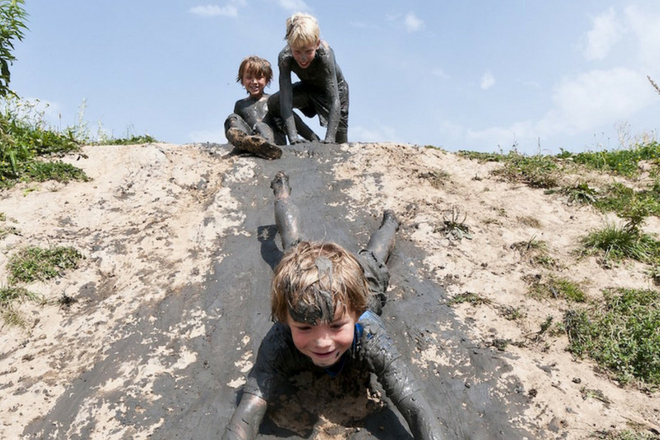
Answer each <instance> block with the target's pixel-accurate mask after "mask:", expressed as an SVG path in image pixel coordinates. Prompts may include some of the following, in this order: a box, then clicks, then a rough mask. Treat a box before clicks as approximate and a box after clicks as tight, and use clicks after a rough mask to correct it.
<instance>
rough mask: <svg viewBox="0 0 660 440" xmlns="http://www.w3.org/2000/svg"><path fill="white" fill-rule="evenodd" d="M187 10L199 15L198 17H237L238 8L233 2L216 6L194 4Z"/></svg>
mask: <svg viewBox="0 0 660 440" xmlns="http://www.w3.org/2000/svg"><path fill="white" fill-rule="evenodd" d="M188 12H190V13H192V14H195V15H199V16H200V17H219V16H222V17H237V16H238V8H236V6H234V5H233V4H231V5H227V6H216V5H206V6H194V7H192V8H190V9H189V10H188Z"/></svg>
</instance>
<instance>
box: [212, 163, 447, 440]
mask: <svg viewBox="0 0 660 440" xmlns="http://www.w3.org/2000/svg"><path fill="white" fill-rule="evenodd" d="M271 187H272V188H273V192H274V195H275V206H274V208H275V223H276V224H277V229H278V231H279V233H280V237H281V239H282V246H283V247H284V249H285V254H284V256H283V258H282V261H281V262H280V263H279V264H278V265H277V267H276V268H275V275H274V278H273V281H272V283H271V313H272V317H273V319H274V320H275V321H276V322H275V324H274V325H273V327H272V328H271V329H270V331H269V332H268V334H267V335H266V337H265V338H264V340H263V341H262V343H261V346H260V348H259V353H258V355H257V359H256V361H255V364H254V367H253V368H252V371H251V372H250V373H249V374H248V379H247V383H246V385H245V388H244V390H243V396H242V398H241V401H240V403H239V405H238V407H237V408H236V410H235V412H234V414H233V416H232V417H231V419H230V421H229V423H228V425H227V427H226V430H225V433H224V435H223V437H222V438H223V440H236V439H241V440H251V439H254V438H255V437H256V435H257V432H258V430H259V425H260V424H261V421H262V419H263V417H264V415H265V413H266V407H267V402H269V401H272V400H273V399H274V398H275V397H276V391H277V390H278V389H279V387H280V386H281V385H282V384H283V383H284V382H285V381H287V379H288V378H290V377H292V376H295V375H296V374H298V373H300V372H301V371H305V370H307V371H309V370H320V371H324V370H325V372H327V373H328V374H329V375H330V376H333V377H334V376H337V375H339V374H341V373H342V371H344V370H348V369H356V368H357V369H366V370H367V371H369V372H371V373H374V374H375V375H376V376H377V378H378V381H379V382H380V384H381V385H382V386H383V388H384V389H385V392H386V393H387V395H388V396H389V397H390V399H391V400H392V402H394V403H395V404H396V406H397V408H398V410H399V411H400V412H401V414H402V415H403V417H404V418H405V420H406V421H407V423H408V426H409V428H410V430H411V432H412V434H413V436H414V438H415V439H417V440H438V439H440V438H442V437H441V435H440V427H439V423H438V421H437V419H436V417H435V416H434V415H433V412H432V410H431V408H430V407H429V404H428V403H427V401H426V399H425V398H424V396H423V395H422V394H421V392H420V390H419V387H418V386H417V383H416V382H415V379H414V378H413V376H412V374H411V372H410V370H409V368H408V366H407V365H406V363H405V362H404V360H403V359H402V358H401V355H400V354H399V352H398V351H397V349H396V347H395V346H394V344H393V341H392V339H391V338H390V337H389V336H388V335H387V332H386V330H385V327H384V325H383V322H382V321H381V319H380V318H379V316H378V315H379V314H380V311H381V308H382V305H383V303H384V298H385V291H386V290H387V287H388V283H389V272H388V270H387V266H386V265H385V262H386V261H387V258H388V256H389V254H390V252H391V251H392V249H393V248H394V241H395V234H396V231H397V230H398V228H399V224H398V221H397V219H396V217H395V215H394V213H393V212H392V211H389V210H387V211H385V213H384V214H383V221H382V224H381V226H380V228H379V229H378V230H377V231H376V232H374V233H373V234H372V236H371V238H370V239H369V243H368V245H367V248H366V249H363V250H362V251H360V252H359V253H358V254H357V255H353V254H351V253H349V252H347V251H346V250H345V249H343V248H342V247H341V246H339V245H337V244H335V243H328V242H326V243H321V242H308V241H303V237H302V234H301V231H300V228H299V226H298V208H297V207H296V205H295V204H294V203H293V201H292V200H291V199H290V198H289V195H290V191H291V188H290V187H289V179H288V176H287V175H286V174H284V173H283V172H281V171H280V172H279V173H278V174H277V175H276V176H275V178H274V179H273V181H272V183H271Z"/></svg>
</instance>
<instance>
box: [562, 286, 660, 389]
mask: <svg viewBox="0 0 660 440" xmlns="http://www.w3.org/2000/svg"><path fill="white" fill-rule="evenodd" d="M603 294H604V302H603V303H602V304H597V305H595V306H594V307H592V308H588V309H583V310H570V311H568V312H566V314H565V316H564V324H565V329H566V333H567V334H568V338H569V347H568V350H569V351H570V352H571V353H573V354H574V355H576V356H578V357H584V356H588V357H590V358H592V359H594V360H595V361H596V362H598V364H600V365H601V366H603V367H605V368H607V369H608V370H610V371H612V372H613V373H614V374H615V376H616V377H617V378H618V380H619V381H621V382H622V383H628V382H630V381H631V380H633V379H638V380H641V381H643V382H645V383H647V384H649V385H653V386H658V385H660V331H658V329H659V328H660V292H657V291H655V290H638V289H618V290H615V291H610V290H608V291H605V292H603Z"/></svg>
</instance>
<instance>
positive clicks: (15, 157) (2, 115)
mask: <svg viewBox="0 0 660 440" xmlns="http://www.w3.org/2000/svg"><path fill="white" fill-rule="evenodd" d="M79 149H80V142H79V141H78V139H77V138H76V132H75V130H73V129H66V130H65V131H64V132H57V131H54V130H52V129H50V128H49V127H48V125H47V124H46V123H45V122H44V117H43V113H42V112H39V111H38V110H36V109H35V105H33V104H30V103H27V102H25V101H20V100H18V99H15V98H3V99H2V100H1V101H0V188H1V187H11V186H13V185H14V184H15V183H16V182H18V181H31V180H35V178H37V179H38V178H45V177H46V176H49V177H48V178H53V177H56V178H57V179H58V180H61V181H69V180H71V179H72V178H74V179H79V178H81V177H82V176H84V173H83V172H82V170H79V169H77V168H75V167H73V166H71V165H66V164H63V163H62V162H59V163H56V164H54V165H52V166H46V165H44V163H45V162H44V161H43V158H45V157H50V156H53V155H60V154H66V153H69V152H73V151H78V150H79Z"/></svg>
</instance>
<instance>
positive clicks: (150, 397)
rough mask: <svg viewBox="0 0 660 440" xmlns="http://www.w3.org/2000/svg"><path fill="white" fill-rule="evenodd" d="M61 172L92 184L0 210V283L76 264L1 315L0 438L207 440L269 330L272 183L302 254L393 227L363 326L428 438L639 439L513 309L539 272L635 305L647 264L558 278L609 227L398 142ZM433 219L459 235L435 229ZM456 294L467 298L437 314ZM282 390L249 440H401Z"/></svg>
mask: <svg viewBox="0 0 660 440" xmlns="http://www.w3.org/2000/svg"><path fill="white" fill-rule="evenodd" d="M65 160H66V161H68V162H70V163H72V164H74V165H76V166H78V167H80V168H82V169H83V170H84V171H85V172H86V173H87V175H89V176H90V177H91V178H92V179H93V180H91V181H90V182H73V183H69V184H66V185H63V184H59V183H55V182H47V183H43V184H29V185H20V186H17V187H15V188H13V189H11V190H5V191H2V192H0V212H2V213H4V214H5V216H6V220H5V221H4V223H3V225H4V226H6V227H7V226H12V227H14V228H15V230H13V231H14V232H13V233H10V234H7V235H6V236H4V237H3V238H2V239H0V248H1V249H2V253H1V254H0V283H3V284H4V283H5V280H6V279H7V267H6V266H7V261H8V258H9V257H10V256H11V255H12V254H13V253H14V252H16V251H17V250H18V249H21V248H23V247H26V246H29V245H34V246H42V247H49V246H60V245H62V246H73V247H75V248H76V249H78V250H79V251H80V252H81V253H82V254H83V255H84V256H85V259H84V260H83V261H82V263H81V264H80V266H79V267H78V268H77V269H75V270H69V271H67V272H66V273H65V274H64V275H63V276H62V277H60V278H57V279H54V280H52V281H48V282H40V283H33V284H31V285H29V286H26V287H28V288H29V289H30V290H31V291H34V292H38V293H40V294H42V295H43V296H44V297H45V298H46V299H47V300H48V302H47V304H45V305H41V306H40V305H36V304H35V303H29V302H28V303H24V304H22V305H21V312H22V314H23V316H24V317H25V319H26V322H27V326H26V328H17V327H7V326H5V327H3V328H2V329H0V396H1V398H0V419H1V420H2V423H1V424H0V438H3V439H28V438H30V439H32V438H40V439H106V440H107V439H129V438H130V439H144V438H152V439H174V438H181V439H184V438H185V439H188V438H194V439H207V438H208V439H210V438H219V436H220V435H221V433H222V430H223V428H224V424H225V423H226V421H227V420H228V418H229V417H230V415H231V413H232V411H233V408H234V406H235V403H236V396H237V393H239V392H240V388H241V385H242V384H243V381H244V376H245V374H246V373H247V371H249V369H250V367H251V366H252V362H253V361H254V357H255V353H256V350H257V348H258V346H259V342H260V340H261V337H262V336H263V335H264V334H265V332H266V331H267V330H268V328H269V326H270V320H269V303H268V283H269V280H270V276H271V274H272V267H273V265H274V264H275V262H276V261H277V258H278V257H279V252H280V243H279V237H276V229H275V227H274V220H273V217H272V200H271V191H270V188H269V182H270V179H272V177H273V176H274V175H275V173H276V172H277V171H278V170H280V169H282V170H285V171H286V172H287V173H289V174H290V175H291V184H292V187H293V196H294V197H295V198H296V201H297V202H298V204H299V206H300V208H301V214H302V216H303V226H304V228H305V230H306V231H307V233H308V234H309V235H310V238H314V239H328V240H334V241H338V242H340V243H341V244H343V245H345V246H347V247H348V248H349V249H351V250H357V249H359V247H360V246H361V245H364V244H365V243H366V240H367V239H368V236H369V233H370V232H371V231H372V230H373V229H374V228H376V227H377V226H378V224H379V222H380V216H381V214H382V211H383V210H384V209H386V208H390V209H393V210H395V211H396V212H397V214H398V215H399V217H400V219H401V222H402V227H401V229H400V231H399V236H398V243H397V247H396V249H395V252H394V253H393V255H392V256H391V258H390V261H389V264H388V265H389V267H390V269H391V271H392V282H391V286H390V291H389V302H388V304H387V305H386V307H385V310H384V313H383V316H384V317H385V319H386V322H387V325H388V327H389V328H390V330H391V332H392V334H393V336H394V338H395V340H396V342H397V344H398V346H399V347H400V349H401V352H402V353H403V355H404V356H406V357H407V358H409V359H410V362H411V364H412V365H413V368H414V370H415V373H416V374H417V376H418V377H419V380H420V383H421V384H422V386H423V389H424V390H425V392H426V394H427V395H428V396H429V400H430V401H431V403H432V405H433V406H434V408H435V409H436V410H437V416H438V417H440V419H441V420H442V422H443V425H444V426H445V428H446V432H447V438H449V439H494V438H529V439H531V438H538V439H559V438H561V439H568V440H573V439H584V438H588V437H589V436H590V435H592V434H593V433H596V432H599V431H601V432H603V431H608V430H612V429H623V428H625V427H627V426H631V425H635V426H642V427H646V428H647V429H649V430H650V431H649V432H653V431H652V430H656V431H655V432H656V433H657V432H658V430H660V422H659V420H660V399H658V398H657V395H653V394H649V393H644V392H642V391H639V390H637V389H634V388H632V387H621V386H619V385H618V384H617V383H616V382H614V381H613V380H611V379H609V378H608V377H607V375H606V374H604V373H603V372H601V371H599V370H598V369H597V368H595V365H594V364H593V363H592V362H590V361H588V360H576V359H573V357H572V356H571V354H570V353H568V352H567V351H566V350H565V349H566V346H567V344H568V341H567V339H566V337H565V336H562V335H561V334H550V332H542V331H541V327H542V325H543V324H544V323H545V322H547V321H548V317H552V320H553V322H561V320H562V319H563V316H564V313H565V311H566V310H568V309H569V308H570V307H572V305H571V304H569V303H567V302H566V301H564V300H563V299H561V298H535V297H532V296H530V295H529V290H530V280H534V279H536V280H539V279H541V280H543V279H546V278H545V277H548V276H550V275H549V274H550V273H555V274H559V275H561V276H562V277H565V278H567V279H570V280H573V281H575V282H577V283H581V285H582V286H583V288H584V290H585V292H586V293H587V295H588V296H589V297H591V298H595V299H598V298H600V297H601V295H602V291H603V289H606V288H612V287H631V288H649V287H652V283H651V280H650V278H649V276H648V275H647V274H646V270H647V267H646V266H644V265H642V264H639V263H635V262H626V263H624V264H620V265H615V266H614V267H612V268H609V269H606V268H603V267H602V265H600V264H599V262H598V260H597V257H589V258H582V259H578V258H577V257H576V255H575V252H574V251H575V250H576V249H577V247H578V243H579V239H580V237H582V236H584V235H585V234H586V233H587V232H588V231H590V230H592V229H593V228H596V227H601V226H603V225H604V224H605V223H606V222H607V221H615V220H616V219H615V217H613V216H607V215H603V214H601V213H599V212H597V211H595V210H593V209H592V208H589V207H580V206H578V205H569V204H568V203H567V201H566V198H565V197H564V196H561V195H559V194H554V195H548V194H545V193H544V191H543V190H541V189H532V188H530V187H528V186H525V185H523V184H516V183H510V182H506V181H503V180H501V179H499V178H497V177H495V176H493V175H492V174H491V171H492V170H494V169H496V168H497V167H500V166H501V165H500V164H497V163H478V162H476V161H471V160H467V159H465V158H462V157H459V156H457V155H455V154H451V153H446V152H443V151H441V150H437V149H433V148H418V147H415V146H409V145H397V144H348V145H321V144H318V145H317V144H313V145H311V146H296V147H295V148H294V147H290V148H288V149H287V150H286V151H285V154H284V156H283V158H282V159H281V160H277V161H264V160H261V159H257V158H254V157H250V156H241V155H237V154H235V153H234V152H232V151H231V148H230V146H228V145H208V144H207V145H199V144H196V145H170V144H147V145H138V146H90V147H85V148H84V150H83V152H82V154H74V155H70V156H68V157H67V158H65ZM452 219H454V220H456V221H457V223H459V224H460V223H461V222H463V225H465V226H467V227H468V230H467V231H464V232H465V233H463V234H460V233H456V234H454V235H451V234H447V233H446V232H444V231H443V230H442V226H443V225H444V222H445V221H446V220H452ZM645 229H646V230H647V231H648V232H651V233H660V223H659V222H658V220H657V219H650V220H649V222H647V224H646V226H645ZM531 240H536V241H543V242H545V244H546V246H547V255H549V256H550V257H551V258H552V259H553V261H555V262H556V265H555V267H554V268H553V269H552V270H550V269H548V268H546V267H544V266H541V265H538V264H535V260H534V259H533V258H532V254H530V253H529V249H526V248H525V246H524V243H529V242H530V241H531ZM521 243H522V244H523V245H521ZM467 293H472V294H475V295H477V296H478V297H479V298H481V299H482V301H480V302H478V303H477V304H470V303H469V302H466V303H462V304H458V305H452V304H450V301H451V299H452V298H456V297H458V296H460V295H465V294H467ZM64 296H66V297H70V298H73V299H75V300H77V301H76V302H75V303H73V304H70V305H68V306H65V305H61V304H60V303H58V302H57V300H58V299H59V298H62V297H64ZM511 311H516V313H517V314H518V315H519V317H518V319H510V318H511V316H510V313H511ZM508 318H509V319H508ZM503 341H506V342H508V343H506V344H503ZM503 345H506V346H505V347H504V346H503ZM298 380H299V381H300V383H301V384H302V385H303V388H306V389H307V390H308V392H307V393H303V394H301V395H297V396H294V397H291V398H289V399H286V401H284V400H283V401H282V402H280V403H281V405H280V408H279V409H278V408H273V409H272V413H271V416H270V417H269V420H268V421H267V422H266V423H265V424H264V426H263V427H262V431H261V435H260V438H264V439H265V438H269V439H270V438H273V439H274V438H284V437H286V438H299V436H303V437H304V438H308V437H310V436H311V438H318V439H341V438H352V439H360V438H364V439H366V438H379V439H400V438H401V439H405V438H410V436H409V434H408V433H407V431H406V429H405V427H404V425H402V423H401V419H399V417H398V416H397V414H396V411H395V410H391V409H390V408H391V404H389V403H388V401H387V399H386V398H385V397H384V396H382V395H381V394H379V393H378V392H377V391H376V392H371V391H366V390H364V389H362V390H360V389H358V390H357V391H352V392H351V393H342V392H340V391H339V392H338V391H337V390H334V391H333V389H332V387H333V386H334V385H328V384H327V383H324V379H322V378H306V377H302V378H299V379H298ZM325 382H327V381H325ZM310 384H313V385H314V386H310ZM335 385H336V384H335ZM310 390H311V391H310ZM317 390H318V391H317ZM337 400H339V402H338V403H335V404H333V405H330V404H328V403H327V402H336V401H337ZM282 408H285V410H284V411H283V410H282Z"/></svg>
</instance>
